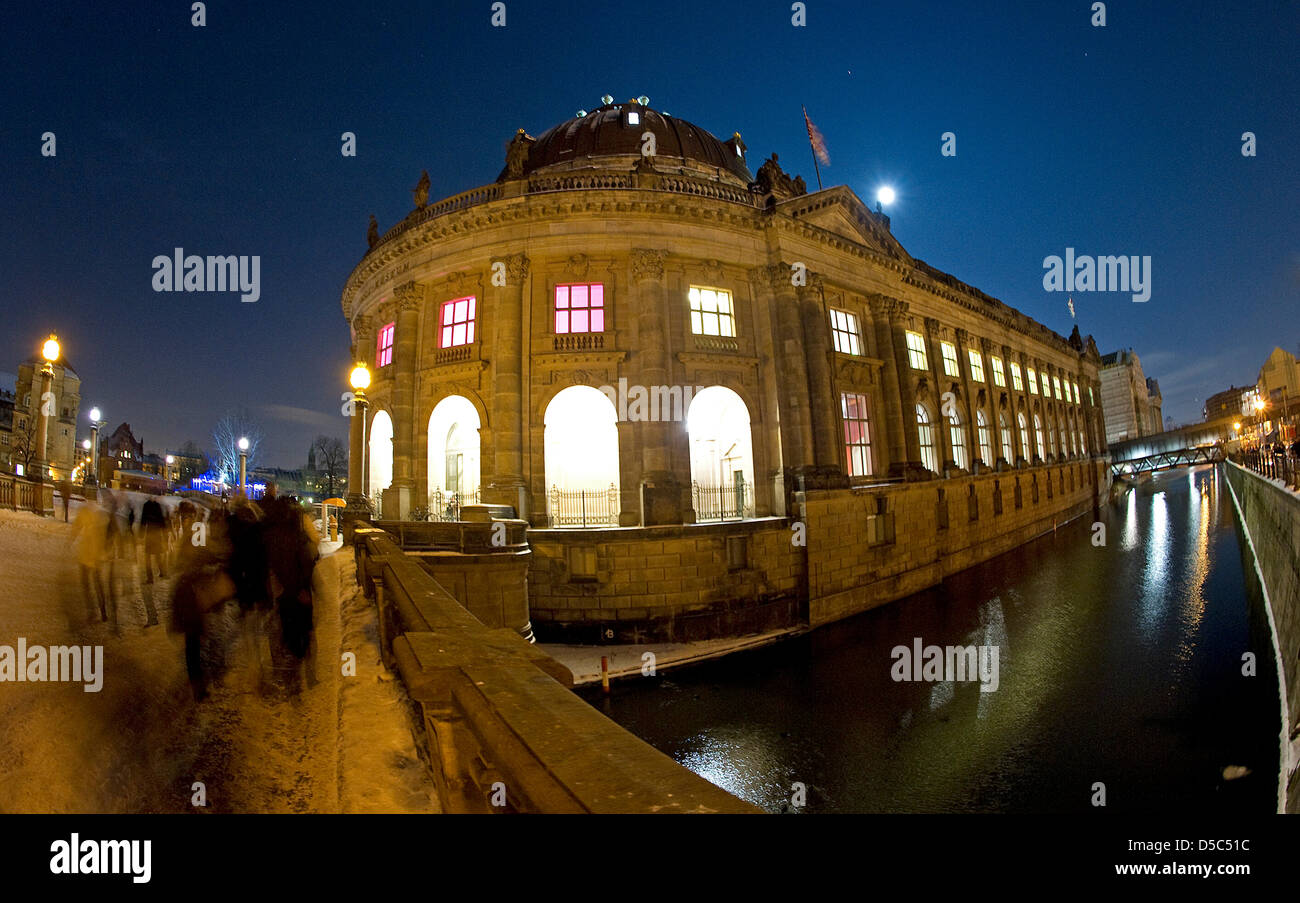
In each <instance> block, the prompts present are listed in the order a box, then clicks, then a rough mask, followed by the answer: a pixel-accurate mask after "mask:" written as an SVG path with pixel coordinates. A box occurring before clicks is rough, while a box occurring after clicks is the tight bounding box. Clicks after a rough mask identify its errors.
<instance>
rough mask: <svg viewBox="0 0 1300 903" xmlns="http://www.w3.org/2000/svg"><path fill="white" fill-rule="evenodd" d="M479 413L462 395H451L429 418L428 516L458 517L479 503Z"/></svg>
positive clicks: (438, 405)
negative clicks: (464, 508)
mask: <svg viewBox="0 0 1300 903" xmlns="http://www.w3.org/2000/svg"><path fill="white" fill-rule="evenodd" d="M480 426H481V424H480V422H479V417H478V410H477V409H476V408H475V407H474V405H473V403H472V402H470V400H469V399H468V398H465V397H464V396H463V395H449V396H447V397H446V398H444V399H443V400H442V401H440V402H438V404H437V405H435V406H434V408H433V412H432V413H431V414H430V415H429V513H430V515H431V516H432V517H433V518H434V519H438V518H444V519H446V518H451V517H455V516H457V510H458V509H459V507H460V506H461V505H465V504H472V503H475V502H477V501H478V500H479V496H478V489H479V474H480V457H479V432H478V431H479V427H480Z"/></svg>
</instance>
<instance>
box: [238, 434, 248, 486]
mask: <svg viewBox="0 0 1300 903" xmlns="http://www.w3.org/2000/svg"><path fill="white" fill-rule="evenodd" d="M247 480H248V439H247V438H246V437H244V436H240V437H239V494H240V495H241V496H243V495H246V494H247V491H248V488H247Z"/></svg>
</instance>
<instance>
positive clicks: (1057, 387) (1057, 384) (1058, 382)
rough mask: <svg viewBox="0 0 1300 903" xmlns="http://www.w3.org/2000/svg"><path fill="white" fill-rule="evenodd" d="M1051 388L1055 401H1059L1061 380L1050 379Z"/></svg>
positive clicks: (1056, 378)
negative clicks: (1054, 393) (1054, 391)
mask: <svg viewBox="0 0 1300 903" xmlns="http://www.w3.org/2000/svg"><path fill="white" fill-rule="evenodd" d="M1052 388H1054V389H1055V390H1056V400H1057V401H1060V400H1061V380H1060V378H1059V377H1056V376H1053V377H1052Z"/></svg>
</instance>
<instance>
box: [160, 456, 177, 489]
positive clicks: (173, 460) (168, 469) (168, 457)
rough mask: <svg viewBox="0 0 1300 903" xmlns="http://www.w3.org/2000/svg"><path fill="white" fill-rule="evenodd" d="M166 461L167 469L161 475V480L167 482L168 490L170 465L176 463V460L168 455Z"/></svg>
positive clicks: (170, 475)
mask: <svg viewBox="0 0 1300 903" xmlns="http://www.w3.org/2000/svg"><path fill="white" fill-rule="evenodd" d="M166 461H167V469H166V472H165V473H164V474H163V479H165V480H166V481H167V486H168V488H170V487H171V484H172V465H173V464H175V463H176V459H175V458H174V457H172V456H171V455H168V456H167V458H166Z"/></svg>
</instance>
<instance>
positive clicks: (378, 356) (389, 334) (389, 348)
mask: <svg viewBox="0 0 1300 903" xmlns="http://www.w3.org/2000/svg"><path fill="white" fill-rule="evenodd" d="M396 329H397V324H396V323H389V324H388V325H387V326H381V327H379V341H378V342H376V343H375V366H376V367H387V366H388V365H389V364H391V363H392V362H393V333H394V332H395V331H396Z"/></svg>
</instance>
